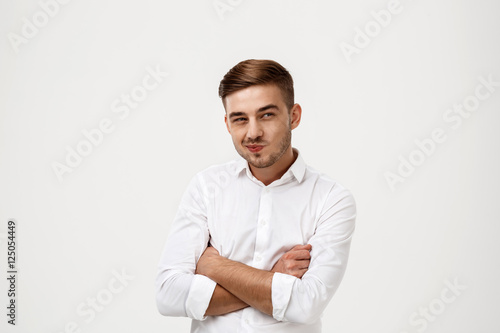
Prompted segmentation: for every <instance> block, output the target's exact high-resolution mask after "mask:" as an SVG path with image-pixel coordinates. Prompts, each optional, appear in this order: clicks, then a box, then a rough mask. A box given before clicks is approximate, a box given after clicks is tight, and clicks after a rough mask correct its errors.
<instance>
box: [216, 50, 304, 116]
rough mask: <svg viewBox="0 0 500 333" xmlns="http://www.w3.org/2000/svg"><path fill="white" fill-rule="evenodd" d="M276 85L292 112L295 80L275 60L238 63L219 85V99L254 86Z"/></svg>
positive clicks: (252, 60) (253, 60)
mask: <svg viewBox="0 0 500 333" xmlns="http://www.w3.org/2000/svg"><path fill="white" fill-rule="evenodd" d="M266 84H274V85H276V86H277V87H278V88H279V89H280V91H281V94H282V96H283V100H284V101H285V105H286V107H287V109H288V111H290V110H291V109H292V107H293V104H294V94H293V79H292V76H291V75H290V73H289V72H288V71H287V70H286V68H285V67H283V66H281V65H280V64H279V63H277V62H276V61H273V60H256V59H249V60H244V61H241V62H240V63H238V64H237V65H236V66H234V67H233V68H231V69H230V70H229V72H227V73H226V75H224V78H223V79H222V80H221V81H220V85H219V97H220V98H222V102H223V103H224V105H225V98H226V96H227V95H229V94H232V93H234V92H236V91H238V90H242V89H245V88H248V87H250V86H254V85H266Z"/></svg>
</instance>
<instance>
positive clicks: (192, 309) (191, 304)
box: [186, 274, 217, 320]
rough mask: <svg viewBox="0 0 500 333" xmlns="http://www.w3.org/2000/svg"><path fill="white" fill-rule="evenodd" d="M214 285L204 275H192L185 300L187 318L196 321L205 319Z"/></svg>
mask: <svg viewBox="0 0 500 333" xmlns="http://www.w3.org/2000/svg"><path fill="white" fill-rule="evenodd" d="M216 285H217V283H215V282H214V281H212V280H211V279H209V278H208V277H206V276H204V275H200V274H196V275H194V277H193V280H192V281H191V287H190V288H189V294H188V297H187V299H186V314H187V316H188V317H189V318H191V319H196V320H205V319H206V318H207V317H206V316H205V312H207V308H208V304H210V300H211V299H212V295H213V293H214V290H215V286H216Z"/></svg>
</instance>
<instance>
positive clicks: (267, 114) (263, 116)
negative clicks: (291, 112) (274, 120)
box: [262, 112, 274, 118]
mask: <svg viewBox="0 0 500 333" xmlns="http://www.w3.org/2000/svg"><path fill="white" fill-rule="evenodd" d="M272 116H274V114H273V113H271V112H268V113H264V114H263V115H262V118H269V117H272Z"/></svg>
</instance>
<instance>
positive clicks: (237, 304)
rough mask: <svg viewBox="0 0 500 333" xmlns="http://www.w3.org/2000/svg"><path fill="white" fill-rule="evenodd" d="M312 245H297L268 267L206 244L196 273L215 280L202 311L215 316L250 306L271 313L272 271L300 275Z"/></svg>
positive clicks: (306, 267) (308, 261) (298, 276)
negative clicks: (241, 260) (232, 257)
mask: <svg viewBox="0 0 500 333" xmlns="http://www.w3.org/2000/svg"><path fill="white" fill-rule="evenodd" d="M310 251H311V245H309V244H307V245H297V246H295V247H293V248H292V249H291V250H290V251H288V252H286V253H285V254H284V255H283V256H281V258H280V259H279V260H278V261H277V262H276V264H275V265H274V267H273V268H272V270H271V271H264V270H260V269H256V268H253V267H250V266H247V265H245V264H242V263H239V262H236V261H233V260H230V259H227V258H224V257H222V256H220V255H219V252H217V250H215V249H214V248H213V247H208V248H207V249H206V250H205V252H204V253H203V255H202V256H201V257H200V259H199V261H198V264H197V266H196V274H201V275H205V276H207V277H208V278H210V279H212V280H213V281H215V282H216V283H217V286H216V287H215V290H214V293H213V295H212V299H211V300H210V303H209V306H208V308H207V311H206V313H205V315H206V316H217V315H222V314H226V313H229V312H233V311H236V310H240V309H243V308H245V307H247V306H251V307H253V308H255V309H258V310H260V311H261V312H263V313H265V314H268V315H270V316H272V313H273V305H272V297H271V295H272V292H271V287H272V279H273V275H274V273H275V272H278V273H283V274H288V275H292V276H295V277H297V278H301V277H302V276H303V275H304V273H305V272H306V271H307V270H308V268H309V263H310V260H311V255H310Z"/></svg>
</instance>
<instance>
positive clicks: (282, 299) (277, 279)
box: [272, 273, 298, 321]
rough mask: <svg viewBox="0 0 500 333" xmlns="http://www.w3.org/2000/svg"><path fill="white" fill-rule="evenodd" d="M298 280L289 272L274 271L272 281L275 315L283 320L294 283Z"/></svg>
mask: <svg viewBox="0 0 500 333" xmlns="http://www.w3.org/2000/svg"><path fill="white" fill-rule="evenodd" d="M296 280H298V279H297V278H296V277H294V276H292V275H288V274H282V273H274V275H273V281H272V303H273V317H274V319H276V320H279V321H282V320H283V317H284V316H285V312H286V309H287V307H288V303H289V302H290V297H291V296H292V290H293V285H294V284H295V281H296Z"/></svg>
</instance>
